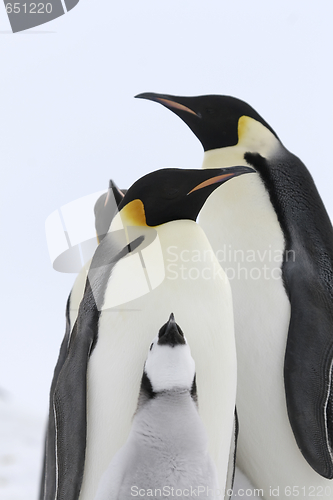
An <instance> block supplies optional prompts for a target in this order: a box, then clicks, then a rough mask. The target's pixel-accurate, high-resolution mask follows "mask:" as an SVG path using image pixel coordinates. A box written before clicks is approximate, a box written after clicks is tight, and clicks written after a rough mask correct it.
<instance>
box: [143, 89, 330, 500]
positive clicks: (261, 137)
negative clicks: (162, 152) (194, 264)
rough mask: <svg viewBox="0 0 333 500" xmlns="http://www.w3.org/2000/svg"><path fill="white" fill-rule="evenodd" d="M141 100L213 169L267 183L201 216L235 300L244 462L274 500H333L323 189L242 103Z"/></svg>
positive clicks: (236, 189)
mask: <svg viewBox="0 0 333 500" xmlns="http://www.w3.org/2000/svg"><path fill="white" fill-rule="evenodd" d="M137 97H141V98H145V99H149V100H153V101H156V102H159V103H160V104H162V105H164V106H165V107H167V108H169V109H170V110H171V111H173V112H174V113H175V114H176V115H178V116H179V117H180V118H181V119H182V120H183V121H184V122H185V123H186V124H187V125H188V126H189V127H190V129H191V130H192V131H193V132H194V134H195V135H196V136H197V137H198V139H199V140H200V141H201V143H202V145H203V148H204V151H205V153H204V161H203V168H216V167H217V166H218V167H220V166H224V167H226V166H228V165H230V166H232V165H236V164H237V165H239V164H243V165H249V166H252V167H253V168H255V170H256V172H257V175H251V176H243V177H241V178H239V179H236V180H235V181H234V182H233V183H230V184H228V185H226V187H225V189H223V190H219V191H216V192H215V193H214V194H213V195H212V196H211V197H210V199H209V200H208V202H207V204H206V205H205V208H204V210H203V211H202V214H201V216H200V223H201V225H202V227H203V228H204V230H205V232H206V234H207V236H208V238H209V241H210V242H211V244H212V246H213V248H214V250H215V252H216V254H217V255H219V256H220V259H221V260H222V261H223V262H222V263H223V266H224V268H229V272H228V276H229V278H230V283H231V287H232V292H233V300H234V311H235V333H236V344H237V357H238V367H239V369H238V393H237V394H238V395H237V409H238V413H239V419H240V428H241V431H240V436H239V444H238V463H239V465H240V467H241V468H242V469H243V470H244V471H245V472H246V473H247V474H248V476H249V477H250V479H251V480H252V482H253V483H254V484H255V486H256V487H258V488H263V489H264V496H266V497H269V496H272V494H271V493H270V491H272V490H273V488H277V487H279V488H280V491H279V496H280V497H282V498H286V497H289V496H290V495H292V496H296V495H298V494H299V495H300V496H302V498H303V497H305V498H307V497H309V498H310V497H311V496H314V495H320V494H323V495H324V496H325V495H326V496H327V497H329V498H333V484H332V483H331V482H329V481H328V480H327V479H331V478H332V477H333V456H332V439H333V411H332V404H333V402H332V401H333V400H332V398H333V395H332V394H333V393H332V389H331V379H332V359H333V300H332V299H333V231H332V225H331V222H330V220H329V217H328V215H327V213H326V210H325V208H324V205H323V203H322V201H321V198H320V196H319V194H318V192H317V189H316V187H315V185H314V182H313V179H312V177H311V175H310V173H309V172H308V170H307V169H306V167H305V166H304V164H303V163H302V162H301V161H300V160H299V159H298V158H297V157H296V156H294V155H293V154H291V153H290V152H289V151H288V150H287V149H286V148H285V147H284V146H283V145H282V143H281V141H280V140H279V138H278V136H277V135H276V133H275V132H274V131H273V129H272V128H271V127H270V126H269V125H268V124H267V123H266V122H265V121H264V120H263V119H262V118H261V116H260V115H259V114H258V113H257V112H256V111H255V110H254V109H253V108H251V107H250V106H249V105H248V104H246V103H245V102H243V101H241V100H239V99H235V98H233V97H228V96H217V95H211V96H201V97H176V96H170V95H161V94H141V95H139V96H137ZM288 416H289V421H290V425H291V427H290V425H289V422H288ZM291 429H292V431H293V433H294V436H293V435H292V431H291ZM296 443H297V444H296ZM297 445H298V446H297ZM301 453H302V454H303V456H302V455H301ZM303 457H304V458H303ZM275 492H276V490H275ZM298 492H299V493H298ZM273 495H274V493H273Z"/></svg>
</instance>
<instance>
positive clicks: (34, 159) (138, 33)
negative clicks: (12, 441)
mask: <svg viewBox="0 0 333 500" xmlns="http://www.w3.org/2000/svg"><path fill="white" fill-rule="evenodd" d="M332 18H333V5H332V2H330V1H329V0H326V1H323V0H318V1H317V2H312V1H309V0H306V1H304V0H303V1H300V0H292V1H290V0H282V1H281V0H280V1H279V2H277V1H276V2H267V0H266V1H264V0H253V1H251V2H248V1H247V0H239V1H237V2H230V1H228V2H227V1H224V0H223V1H218V0H206V1H205V2H203V1H201V0H200V1H198V0H169V1H168V2H164V1H156V0H154V1H152V0H149V1H146V0H142V1H141V2H137V1H123V2H119V3H116V2H109V1H102V0H80V2H79V4H78V5H77V7H75V8H74V9H73V10H72V11H70V12H69V13H68V14H66V15H64V16H62V17H60V18H58V19H57V20H55V21H52V22H50V23H48V24H45V25H43V26H39V27H36V28H34V29H32V30H29V31H27V32H22V33H17V34H15V35H13V34H11V33H10V26H9V22H8V19H7V17H6V12H5V9H4V7H1V6H0V61H1V77H0V89H1V94H0V95H1V108H0V109H1V120H0V127H1V135H0V136H1V149H0V151H1V153H0V158H1V172H2V180H3V183H2V186H3V189H2V196H1V205H2V210H1V228H2V233H3V244H2V248H1V252H2V263H3V266H2V278H3V279H2V301H1V302H2V306H3V307H2V312H1V323H2V329H1V350H0V387H2V388H4V389H5V390H7V391H8V392H9V393H10V396H11V398H12V399H13V400H14V401H16V402H17V403H19V404H22V405H25V406H26V407H28V408H29V409H30V410H31V411H33V412H38V413H45V414H46V411H47V404H48V401H47V400H48V390H49V386H50V382H51V377H52V372H53V368H54V365H55V362H56V358H57V354H58V349H59V346H60V342H61V339H62V336H63V334H64V329H65V319H64V313H65V304H66V300H67V295H68V293H69V291H70V288H71V285H72V283H73V281H74V278H75V275H73V274H67V275H66V274H62V273H58V272H56V271H54V270H53V269H52V266H51V263H50V259H49V255H48V251H47V245H46V238H45V229H44V225H45V220H46V219H47V217H48V216H49V215H50V214H51V213H52V212H53V211H55V210H57V209H59V208H60V207H61V206H62V205H64V204H66V203H69V202H71V201H73V200H76V199H77V198H80V197H82V196H86V195H89V194H91V193H94V192H96V191H100V190H103V189H106V188H107V186H108V180H109V178H110V177H112V178H114V180H115V181H116V182H117V184H118V185H119V186H120V187H128V186H129V185H130V184H131V183H132V182H134V181H135V180H136V179H137V178H138V177H140V176H142V175H143V174H145V173H147V172H149V171H152V170H156V169H158V168H163V167H184V168H200V166H201V161H202V148H201V145H200V144H199V142H198V141H197V139H196V138H195V137H194V135H193V134H192V132H191V131H190V130H189V129H188V128H187V127H186V126H185V124H184V123H183V122H181V120H179V118H177V117H176V116H175V115H173V114H172V113H170V112H169V111H168V110H166V109H165V108H163V107H162V106H159V105H158V104H156V103H152V102H148V101H142V100H135V99H133V96H134V95H135V94H138V93H140V92H148V91H150V92H161V93H168V94H176V95H200V94H211V93H214V94H227V95H233V96H235V97H238V98H241V99H243V100H245V101H247V102H248V103H249V104H250V105H252V106H253V107H254V108H255V109H256V110H257V111H258V112H259V113H260V114H261V115H262V116H263V118H264V119H265V120H266V121H267V122H268V123H269V124H270V125H271V126H272V128H273V129H274V130H275V131H276V133H277V134H278V136H279V137H280V139H281V140H282V142H283V143H284V145H285V146H286V147H287V148H288V149H289V150H290V151H292V152H293V153H295V154H296V155H297V156H299V157H300V158H301V159H302V160H303V162H304V163H305V164H306V165H307V167H308V168H309V170H310V172H311V173H312V175H313V177H314V179H315V181H316V184H317V187H318V189H319V191H320V193H321V195H322V197H323V200H324V203H325V204H326V206H327V209H328V211H329V212H330V213H331V214H333V198H332V194H331V191H332V184H333V183H332V180H333V174H332V169H333V156H332V153H331V151H330V147H331V144H332V132H333V125H332V111H333V109H332V108H333V106H332V104H333V97H332V76H333V75H332V46H333V43H332V42H333V40H332V38H333V36H332V29H331V22H332Z"/></svg>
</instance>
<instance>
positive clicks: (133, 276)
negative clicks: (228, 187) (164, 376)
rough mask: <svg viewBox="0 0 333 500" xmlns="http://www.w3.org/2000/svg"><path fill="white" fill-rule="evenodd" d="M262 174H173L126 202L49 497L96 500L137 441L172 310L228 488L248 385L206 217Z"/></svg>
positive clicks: (68, 386) (67, 383)
mask: <svg viewBox="0 0 333 500" xmlns="http://www.w3.org/2000/svg"><path fill="white" fill-rule="evenodd" d="M252 172H253V170H252V169H251V168H250V167H246V166H235V167H233V168H228V169H227V170H225V169H220V170H216V169H213V170H204V171H203V170H181V169H163V170H159V171H156V172H153V173H151V174H148V175H146V176H144V177H142V178H141V179H139V180H138V181H137V182H135V183H134V184H133V185H132V186H131V188H130V189H129V190H128V192H127V193H126V195H125V197H124V199H123V201H122V202H121V204H120V206H119V210H120V211H119V213H118V214H117V215H116V216H115V217H114V219H113V221H112V223H111V227H110V229H109V232H108V233H107V234H106V235H105V237H104V238H103V239H102V241H101V243H100V244H99V246H98V247H97V249H96V252H95V255H94V257H93V259H92V263H91V265H90V269H89V273H88V279H87V283H86V288H85V292H84V296H83V299H82V301H81V303H80V307H79V313H78V317H77V320H76V322H75V325H74V328H73V331H72V334H71V336H70V342H69V347H68V353H67V357H66V360H65V362H64V363H63V365H62V368H61V371H60V373H59V375H58V378H57V382H56V386H55V388H54V392H53V397H52V414H53V415H54V421H55V444H54V449H55V454H54V457H52V458H51V460H53V459H54V461H55V476H52V475H50V476H46V478H45V482H46V489H45V490H47V485H48V483H50V484H51V485H53V484H55V495H54V496H48V495H45V497H44V498H45V500H54V499H56V500H65V499H66V500H77V499H78V498H79V500H91V499H93V498H94V496H95V494H96V491H97V487H98V483H99V481H100V479H101V477H102V475H103V473H104V472H105V470H106V468H107V467H108V465H109V463H110V462H111V460H112V458H113V456H114V455H115V453H116V452H117V451H118V450H119V449H120V448H121V447H122V446H123V445H124V444H125V442H126V439H127V437H128V435H129V432H130V428H131V419H132V416H133V414H134V412H135V409H136V405H137V395H138V393H139V389H140V381H141V375H142V366H143V364H144V361H145V357H146V348H145V346H146V345H148V343H149V341H150V339H151V332H152V331H158V329H159V327H160V325H161V323H162V321H163V319H164V318H165V317H168V315H169V314H170V310H171V311H173V312H174V313H175V315H176V317H177V320H178V321H179V323H180V324H181V325H182V328H184V330H185V331H186V332H187V337H188V341H189V343H190V345H191V351H192V355H193V358H194V360H195V363H196V373H197V375H198V383H197V391H198V398H199V401H200V405H199V415H200V418H201V419H202V421H203V424H204V426H205V428H206V432H207V436H208V450H209V453H210V456H211V457H212V460H213V461H214V463H215V466H216V468H217V474H218V481H219V484H220V487H221V489H222V490H224V489H225V485H226V481H227V479H228V478H229V477H230V469H229V468H228V464H229V450H230V448H232V447H233V445H232V441H234V409H235V397H236V378H237V375H236V371H237V369H236V349H235V340H234V323H233V308H232V297H231V290H230V285H229V282H228V279H227V278H226V276H225V273H224V272H223V270H222V268H221V266H220V265H219V263H218V261H217V259H216V258H215V256H214V253H213V251H212V249H211V246H210V244H209V242H208V239H207V238H206V236H205V234H204V232H203V230H202V228H201V227H200V226H199V225H198V224H197V223H196V218H197V216H198V214H199V212H200V210H201V208H202V206H203V204H204V203H205V201H206V199H207V198H208V196H209V195H210V194H211V193H212V192H213V191H214V190H215V189H216V188H218V187H219V186H221V185H222V184H224V183H225V182H227V181H228V182H233V179H234V178H235V177H237V176H238V175H242V174H252ZM223 187H224V186H221V188H220V189H223ZM178 318H179V319H178ZM220 395H221V397H219V396H220ZM222 395H223V396H222Z"/></svg>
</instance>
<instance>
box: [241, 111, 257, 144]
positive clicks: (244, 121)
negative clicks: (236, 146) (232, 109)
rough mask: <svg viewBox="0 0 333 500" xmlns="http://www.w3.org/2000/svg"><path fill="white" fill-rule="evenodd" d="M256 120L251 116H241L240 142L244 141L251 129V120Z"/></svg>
mask: <svg viewBox="0 0 333 500" xmlns="http://www.w3.org/2000/svg"><path fill="white" fill-rule="evenodd" d="M253 121H254V120H253V119H252V118H250V117H249V116H241V117H240V119H239V120H238V142H242V140H243V139H244V137H245V136H246V133H247V132H248V131H249V128H250V125H251V122H253Z"/></svg>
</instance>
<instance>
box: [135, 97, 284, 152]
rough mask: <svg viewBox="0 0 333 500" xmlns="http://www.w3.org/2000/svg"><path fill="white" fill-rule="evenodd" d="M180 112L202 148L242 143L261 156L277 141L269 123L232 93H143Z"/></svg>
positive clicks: (152, 99) (275, 144) (212, 148)
mask: <svg viewBox="0 0 333 500" xmlns="http://www.w3.org/2000/svg"><path fill="white" fill-rule="evenodd" d="M135 97H138V98H141V99H148V100H151V101H156V102H158V103H160V104H162V105H163V106H165V107H166V108H168V109H170V110H171V111H173V112H174V113H175V114H176V115H177V116H179V117H180V118H181V119H182V120H183V121H184V122H185V123H186V124H187V125H188V126H189V127H190V129H191V130H192V132H193V133H194V134H195V135H196V136H197V138H198V139H199V141H200V142H201V144H202V146H203V148H204V151H205V152H206V151H211V150H214V149H221V148H229V147H233V146H241V147H242V148H244V149H245V150H246V151H247V152H252V153H258V154H261V155H262V156H265V155H266V154H267V151H269V150H271V149H273V148H275V147H276V146H277V145H278V144H280V141H279V138H278V136H277V135H276V133H275V132H274V130H273V129H272V128H271V127H270V126H269V125H268V123H267V122H266V121H265V120H264V119H263V118H262V117H261V116H260V115H259V114H258V113H257V112H256V111H255V110H254V109H253V108H252V107H251V106H249V104H247V103H246V102H244V101H241V100H240V99H236V98H235V97H231V96H221V95H203V96H197V97H181V96H172V95H166V94H154V93H143V94H139V95H137V96H135Z"/></svg>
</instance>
